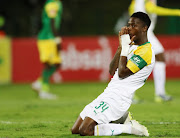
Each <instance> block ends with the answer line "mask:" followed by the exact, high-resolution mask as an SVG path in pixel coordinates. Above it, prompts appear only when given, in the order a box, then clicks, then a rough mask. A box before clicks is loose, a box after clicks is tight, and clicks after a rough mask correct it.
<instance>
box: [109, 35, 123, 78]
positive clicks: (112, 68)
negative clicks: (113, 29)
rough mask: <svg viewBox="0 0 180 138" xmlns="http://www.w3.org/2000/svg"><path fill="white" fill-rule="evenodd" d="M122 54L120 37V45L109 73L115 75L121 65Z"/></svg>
mask: <svg viewBox="0 0 180 138" xmlns="http://www.w3.org/2000/svg"><path fill="white" fill-rule="evenodd" d="M120 54H121V37H119V46H118V49H117V51H116V53H115V55H114V57H113V59H112V61H111V63H110V65H109V73H110V75H112V76H113V75H114V73H115V71H116V69H117V68H118V65H119V58H120Z"/></svg>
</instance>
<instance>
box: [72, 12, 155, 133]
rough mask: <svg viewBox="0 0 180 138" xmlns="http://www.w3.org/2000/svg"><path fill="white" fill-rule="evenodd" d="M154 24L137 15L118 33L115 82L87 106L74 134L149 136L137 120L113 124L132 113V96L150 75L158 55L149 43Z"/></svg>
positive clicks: (112, 66)
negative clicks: (151, 25) (150, 29)
mask: <svg viewBox="0 0 180 138" xmlns="http://www.w3.org/2000/svg"><path fill="white" fill-rule="evenodd" d="M150 24H151V20H150V19H149V16H148V15H147V14H146V13H143V12H136V13H134V14H133V15H132V16H131V17H130V19H129V21H128V26H125V27H123V28H122V29H121V31H120V32H119V47H118V49H117V51H116V54H115V56H114V58H113V60H112V61H111V63H110V69H109V72H110V74H111V75H113V78H112V79H111V81H110V82H109V84H108V86H107V87H106V89H105V90H104V92H103V93H102V94H101V95H99V96H98V97H97V98H96V99H95V100H94V101H93V102H91V103H90V104H88V105H87V106H86V107H85V108H84V109H83V111H82V112H81V113H80V116H79V117H78V119H77V120H76V122H75V124H74V126H73V127H72V129H71V131H72V134H80V135H82V136H92V135H95V136H111V135H119V134H121V133H127V134H135V135H145V136H149V133H148V131H147V128H146V127H145V126H143V125H140V124H139V123H138V122H137V121H135V120H130V121H126V122H125V123H124V124H118V123H112V122H114V121H115V120H118V119H119V118H121V117H123V115H124V114H125V113H126V112H127V110H128V109H129V107H130V105H131V102H132V96H133V93H134V92H135V91H136V90H137V89H138V88H140V87H142V86H143V85H144V83H145V81H146V79H147V78H148V76H149V75H150V74H151V72H152V69H153V66H154V63H155V55H154V52H153V50H152V46H151V44H150V43H149V42H148V39H147V30H148V28H149V26H150Z"/></svg>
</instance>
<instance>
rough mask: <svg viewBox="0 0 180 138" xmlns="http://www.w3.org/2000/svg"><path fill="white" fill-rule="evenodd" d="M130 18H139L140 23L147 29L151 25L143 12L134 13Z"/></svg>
mask: <svg viewBox="0 0 180 138" xmlns="http://www.w3.org/2000/svg"><path fill="white" fill-rule="evenodd" d="M131 17H135V18H139V19H140V20H141V21H143V22H144V23H145V24H146V25H147V27H148V28H149V26H150V25H151V20H150V18H149V16H148V15H147V14H146V13H144V12H135V13H133V14H132V15H131Z"/></svg>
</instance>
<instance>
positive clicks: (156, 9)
mask: <svg viewBox="0 0 180 138" xmlns="http://www.w3.org/2000/svg"><path fill="white" fill-rule="evenodd" d="M145 8H146V11H147V12H148V13H155V14H157V15H160V16H180V9H169V8H163V7H160V6H157V5H155V4H154V3H152V2H151V1H148V2H147V3H146V5H145Z"/></svg>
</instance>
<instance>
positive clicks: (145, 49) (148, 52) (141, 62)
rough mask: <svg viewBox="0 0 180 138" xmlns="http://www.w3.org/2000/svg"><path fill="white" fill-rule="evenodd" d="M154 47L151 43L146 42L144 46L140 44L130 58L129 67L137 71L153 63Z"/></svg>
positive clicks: (134, 71)
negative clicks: (152, 47)
mask: <svg viewBox="0 0 180 138" xmlns="http://www.w3.org/2000/svg"><path fill="white" fill-rule="evenodd" d="M151 59H152V49H151V44H150V43H146V44H144V45H143V46H139V47H138V48H137V49H136V50H135V51H134V55H133V56H132V57H131V58H130V59H129V60H128V62H127V65H126V66H127V67H128V68H129V69H130V70H131V71H132V72H133V73H136V72H138V71H139V70H141V69H142V68H144V67H145V66H147V65H149V64H151Z"/></svg>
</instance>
